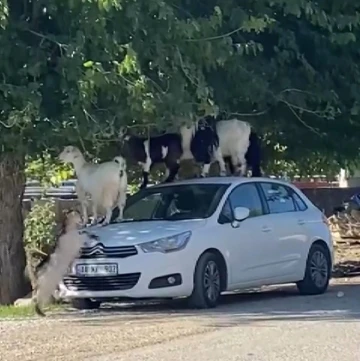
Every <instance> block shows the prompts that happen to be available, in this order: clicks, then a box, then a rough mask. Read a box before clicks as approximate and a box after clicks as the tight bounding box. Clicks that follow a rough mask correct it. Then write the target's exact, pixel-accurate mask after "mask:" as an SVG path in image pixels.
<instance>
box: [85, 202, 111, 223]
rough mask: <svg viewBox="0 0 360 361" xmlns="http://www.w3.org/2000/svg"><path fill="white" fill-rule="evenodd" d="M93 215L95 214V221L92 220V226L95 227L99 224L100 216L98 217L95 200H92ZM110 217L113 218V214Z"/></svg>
mask: <svg viewBox="0 0 360 361" xmlns="http://www.w3.org/2000/svg"><path fill="white" fill-rule="evenodd" d="M92 214H93V219H92V220H91V223H90V224H91V225H95V224H97V223H98V215H97V204H96V202H95V201H94V200H92ZM110 217H111V214H110ZM105 219H106V218H105Z"/></svg>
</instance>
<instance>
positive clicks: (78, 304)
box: [71, 298, 101, 310]
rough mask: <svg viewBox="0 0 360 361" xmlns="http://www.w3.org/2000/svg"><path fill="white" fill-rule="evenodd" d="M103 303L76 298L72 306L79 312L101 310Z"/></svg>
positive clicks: (72, 301)
mask: <svg viewBox="0 0 360 361" xmlns="http://www.w3.org/2000/svg"><path fill="white" fill-rule="evenodd" d="M100 305H101V302H99V301H93V300H91V299H90V298H74V299H72V300H71V306H72V307H73V308H75V309H77V310H96V309H98V308H100Z"/></svg>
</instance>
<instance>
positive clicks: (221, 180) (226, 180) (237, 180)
mask: <svg viewBox="0 0 360 361" xmlns="http://www.w3.org/2000/svg"><path fill="white" fill-rule="evenodd" d="M248 182H272V183H278V184H284V185H287V186H291V187H293V188H296V187H295V186H294V185H293V184H291V183H289V182H287V181H285V180H280V179H273V178H268V177H252V178H248V177H236V176H233V177H206V178H191V179H183V180H176V181H174V182H171V183H160V184H156V185H153V186H152V187H151V188H153V187H156V188H158V187H167V186H172V185H185V184H229V185H237V184H242V183H248ZM149 188H150V187H149Z"/></svg>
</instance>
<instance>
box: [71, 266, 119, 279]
mask: <svg viewBox="0 0 360 361" xmlns="http://www.w3.org/2000/svg"><path fill="white" fill-rule="evenodd" d="M76 274H77V275H78V276H86V277H92V276H95V277H96V276H115V275H117V274H118V265H117V264H116V263H107V264H78V265H76Z"/></svg>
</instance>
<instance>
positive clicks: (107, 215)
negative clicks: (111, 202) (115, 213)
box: [101, 207, 112, 226]
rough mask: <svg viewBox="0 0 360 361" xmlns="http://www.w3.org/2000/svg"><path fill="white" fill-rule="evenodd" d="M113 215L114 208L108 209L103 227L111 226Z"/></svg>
mask: <svg viewBox="0 0 360 361" xmlns="http://www.w3.org/2000/svg"><path fill="white" fill-rule="evenodd" d="M111 215H112V207H108V208H107V209H106V216H105V219H104V221H103V222H102V224H101V225H102V226H107V225H108V224H110V221H111Z"/></svg>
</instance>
